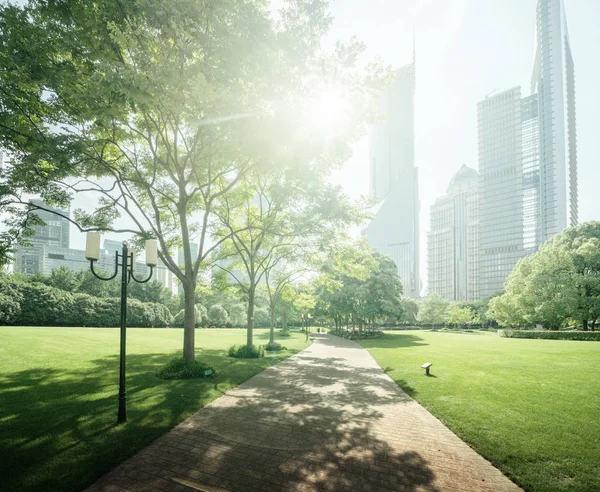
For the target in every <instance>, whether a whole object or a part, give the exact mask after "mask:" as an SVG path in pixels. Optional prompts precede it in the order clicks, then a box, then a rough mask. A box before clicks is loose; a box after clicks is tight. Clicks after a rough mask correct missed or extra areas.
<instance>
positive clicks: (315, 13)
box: [0, 0, 388, 362]
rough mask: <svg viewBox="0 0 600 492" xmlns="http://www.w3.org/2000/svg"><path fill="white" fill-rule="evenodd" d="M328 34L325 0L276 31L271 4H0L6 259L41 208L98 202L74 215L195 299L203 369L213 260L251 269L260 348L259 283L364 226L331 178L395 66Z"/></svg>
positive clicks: (192, 322)
mask: <svg viewBox="0 0 600 492" xmlns="http://www.w3.org/2000/svg"><path fill="white" fill-rule="evenodd" d="M329 24H330V19H329V17H328V14H327V5H326V2H323V1H322V0H288V1H286V2H285V3H284V4H283V6H282V7H281V9H280V11H279V12H278V16H277V19H274V18H273V17H272V16H271V12H270V10H269V8H268V5H266V4H265V2H262V1H260V0H248V1H245V2H223V1H221V0H209V1H207V2H186V3H182V4H180V5H178V8H177V9H174V8H172V5H171V2H169V1H167V0H158V1H154V2H101V3H99V4H97V3H89V2H79V3H76V2H58V3H56V2H50V3H48V2H39V1H34V0H30V1H27V2H22V3H19V4H8V5H3V6H1V7H0V67H2V69H1V70H0V88H1V90H2V94H1V97H0V146H2V147H4V148H5V149H7V150H9V151H10V152H11V153H12V155H13V156H14V157H15V162H17V163H18V165H14V166H10V165H9V166H7V168H6V169H5V170H4V172H3V174H2V175H1V176H0V207H2V208H3V209H4V210H5V211H7V212H8V214H7V215H8V217H9V219H8V222H7V225H8V227H9V230H8V231H7V232H6V234H3V235H2V237H1V238H0V239H1V240H2V245H1V246H0V252H6V251H7V249H9V247H10V244H9V243H8V242H7V241H10V240H11V239H12V238H13V237H16V236H23V235H25V236H26V235H27V232H28V230H27V223H28V221H29V220H31V219H32V213H33V212H35V208H36V207H35V206H34V205H32V204H29V203H28V201H27V197H28V196H30V195H31V194H35V195H39V196H41V197H42V198H43V199H44V201H45V202H46V203H48V204H51V205H56V206H59V207H66V206H67V205H68V204H69V203H70V202H71V200H72V198H73V197H74V196H77V195H80V194H85V195H86V197H87V201H88V203H94V202H95V203H97V207H96V208H95V210H93V211H90V210H89V209H88V210H75V214H74V219H72V220H73V221H74V222H75V223H76V224H77V226H78V227H80V229H81V230H82V231H87V230H98V231H118V232H124V233H129V234H131V235H133V236H134V237H135V239H136V241H139V242H140V244H141V242H142V241H143V240H144V239H148V238H156V239H157V240H158V243H159V245H160V251H159V256H160V259H161V260H162V262H163V263H164V264H165V265H166V267H167V268H168V269H170V270H171V271H172V272H173V274H174V275H175V276H176V277H177V279H178V281H179V282H180V284H181V286H182V289H183V294H184V295H183V300H184V313H183V325H184V341H183V355H184V359H185V360H186V361H187V362H193V361H194V358H195V355H194V349H195V338H194V327H195V326H196V324H197V319H196V317H197V315H198V313H199V312H201V310H199V309H198V307H197V302H196V291H197V287H198V286H199V281H198V278H199V273H200V272H201V271H202V270H204V269H206V268H208V267H209V266H210V263H212V262H213V261H214V260H220V261H226V262H227V261H229V260H232V262H233V263H235V265H234V267H235V268H229V267H228V266H224V265H225V264H223V263H218V264H220V265H221V266H222V267H223V268H225V269H228V270H229V272H230V273H231V274H233V275H235V271H241V272H243V276H241V277H238V280H239V284H240V286H241V287H242V288H243V290H244V291H245V292H244V295H245V302H246V325H247V330H248V337H247V343H248V345H251V344H252V336H253V332H252V329H253V326H254V317H255V316H254V307H255V299H256V294H257V288H258V285H259V284H260V283H261V281H265V282H270V279H271V278H272V277H271V275H270V273H269V272H271V271H273V269H274V268H275V265H278V264H279V265H280V264H281V263H282V262H284V261H291V260H290V257H291V256H294V255H296V254H298V253H299V252H302V253H303V254H304V255H310V251H314V250H315V248H318V247H319V244H321V245H322V244H324V243H325V244H326V243H327V241H328V239H329V238H331V237H335V236H336V235H338V234H339V233H340V231H342V230H344V229H345V228H347V227H348V225H349V224H350V223H354V222H356V221H357V220H359V217H357V213H356V212H358V209H357V208H356V207H353V206H352V205H351V204H349V203H348V201H347V200H346V199H345V197H344V196H343V195H342V194H341V193H340V190H339V189H336V188H335V187H332V186H331V185H330V184H329V182H328V180H327V177H328V175H329V174H330V172H331V171H332V170H333V169H335V168H336V167H338V166H340V165H341V164H342V163H343V162H344V161H345V160H346V159H347V157H348V156H349V155H350V152H351V144H352V142H353V141H355V140H356V138H358V136H360V135H361V134H362V132H363V131H364V128H365V123H366V122H367V121H368V120H369V119H370V118H371V116H372V114H373V111H372V110H371V105H370V102H371V100H372V99H374V98H373V97H372V93H373V90H374V89H379V88H380V87H381V85H382V83H383V81H384V80H386V78H387V74H388V71H387V70H384V69H382V67H379V66H374V65H370V66H368V67H367V69H366V70H364V71H361V70H358V69H357V68H356V61H357V58H358V57H359V55H360V54H361V52H362V49H363V47H362V45H361V44H360V43H358V42H356V41H354V40H353V41H351V42H349V43H346V44H343V43H338V44H337V45H336V47H335V49H334V50H333V51H332V52H324V51H322V50H321V49H320V46H321V39H322V38H323V36H324V35H325V34H326V33H327V30H328V27H329ZM324 94H327V97H339V98H341V101H342V104H341V105H338V106H340V107H343V108H344V114H343V115H342V117H341V118H338V120H339V123H338V124H337V125H336V126H335V128H331V127H324V126H323V125H322V123H323V121H327V118H323V117H322V116H323V114H322V113H321V114H314V111H315V109H317V110H322V109H323V108H322V107H320V108H319V104H317V105H315V103H314V102H315V100H316V101H321V102H324V99H323V96H324ZM320 106H322V104H321V105H320ZM358 215H360V214H358ZM33 220H35V219H33ZM115 224H119V227H117V226H115ZM194 245H195V246H196V247H197V253H195V252H194V254H193V253H192V252H193V251H195V249H194V248H193V246H194ZM175 248H178V249H179V250H180V251H183V261H182V262H179V261H178V259H177V258H176V257H175V256H174V255H173V253H172V252H173V251H174V249H175ZM2 259H4V260H5V259H6V256H5V255H4V256H3V257H2ZM294 262H295V263H296V264H301V262H300V263H298V262H297V261H296V260H294ZM230 266H231V265H230ZM242 277H243V278H242ZM271 293H272V294H273V296H274V297H273V298H276V297H277V295H279V294H278V293H277V288H276V286H273V288H272V289H271ZM271 314H273V310H271Z"/></svg>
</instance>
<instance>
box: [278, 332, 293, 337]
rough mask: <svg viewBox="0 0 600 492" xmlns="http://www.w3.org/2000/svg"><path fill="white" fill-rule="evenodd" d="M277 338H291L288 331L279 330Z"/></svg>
mask: <svg viewBox="0 0 600 492" xmlns="http://www.w3.org/2000/svg"><path fill="white" fill-rule="evenodd" d="M277 336H279V337H286V338H289V337H291V336H292V334H291V333H290V332H289V330H281V331H280V332H279V334H278V335H277Z"/></svg>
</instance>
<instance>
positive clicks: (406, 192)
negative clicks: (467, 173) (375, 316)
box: [365, 59, 421, 297]
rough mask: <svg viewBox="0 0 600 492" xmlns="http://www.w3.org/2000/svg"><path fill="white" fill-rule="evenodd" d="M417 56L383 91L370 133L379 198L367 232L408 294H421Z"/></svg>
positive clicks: (374, 182) (373, 176)
mask: <svg viewBox="0 0 600 492" xmlns="http://www.w3.org/2000/svg"><path fill="white" fill-rule="evenodd" d="M414 93H415V62H414V59H413V63H411V64H410V65H407V66H405V67H403V68H401V69H400V70H399V71H398V73H397V76H396V80H395V83H394V85H393V86H391V87H390V88H389V89H387V90H386V91H385V92H384V93H383V94H382V96H381V109H382V111H383V113H384V117H385V118H384V119H383V121H381V122H380V123H379V124H377V125H375V126H373V127H372V128H371V130H370V134H369V147H370V189H371V193H372V195H373V196H375V198H376V199H377V200H378V202H379V204H378V208H377V212H376V215H375V218H374V219H373V220H372V221H371V223H370V224H369V225H368V226H367V228H366V230H365V234H366V236H367V240H368V242H369V244H370V245H371V246H372V247H373V248H375V249H376V250H378V251H379V252H380V253H383V254H387V255H389V256H390V257H391V258H392V259H393V260H394V261H395V262H396V265H397V267H398V275H399V276H400V280H401V281H402V284H403V285H404V294H405V295H407V296H409V297H419V293H420V290H421V282H420V277H419V194H418V175H417V168H416V166H415V144H414V133H415V130H414Z"/></svg>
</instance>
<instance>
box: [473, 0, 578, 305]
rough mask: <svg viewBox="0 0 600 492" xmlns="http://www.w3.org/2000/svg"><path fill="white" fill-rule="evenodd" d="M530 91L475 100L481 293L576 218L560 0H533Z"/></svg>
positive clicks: (571, 83)
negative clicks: (534, 8)
mask: <svg viewBox="0 0 600 492" xmlns="http://www.w3.org/2000/svg"><path fill="white" fill-rule="evenodd" d="M536 13H537V19H536V42H535V55H534V63H533V73H532V78H531V92H532V94H531V95H530V96H527V97H525V98H521V89H520V87H515V88H513V89H510V90H508V91H504V92H502V93H500V94H496V95H494V96H492V97H486V99H485V100H483V101H481V102H480V103H479V104H478V105H477V109H478V142H479V192H480V239H479V243H480V274H481V283H480V289H481V296H482V297H487V296H490V295H493V294H495V293H498V292H499V291H501V290H502V288H503V286H504V281H505V280H506V278H507V277H508V275H509V274H510V272H511V271H512V269H513V268H514V266H515V265H516V263H517V261H518V260H519V259H520V258H522V257H524V256H526V255H529V254H532V253H534V252H535V251H537V249H538V248H539V247H540V246H541V245H542V244H543V242H544V241H546V240H547V239H548V238H550V237H552V236H554V235H555V234H558V233H560V232H562V231H563V230H564V229H565V228H566V227H569V226H572V225H576V224H577V216H578V204H577V134H576V121H575V69H574V64H573V57H572V54H571V46H570V42H569V33H568V29H567V21H566V15H565V10H564V3H563V0H538V3H537V9H536Z"/></svg>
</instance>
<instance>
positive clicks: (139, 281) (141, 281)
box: [129, 265, 154, 284]
mask: <svg viewBox="0 0 600 492" xmlns="http://www.w3.org/2000/svg"><path fill="white" fill-rule="evenodd" d="M148 266H149V267H150V275H148V278H147V279H146V280H139V279H137V278H135V275H134V274H133V269H132V270H131V271H130V272H129V276H130V278H132V279H133V280H135V281H136V282H137V283H138V284H145V283H146V282H148V281H149V280H150V279H151V278H152V272H153V271H154V266H152V265H148Z"/></svg>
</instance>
